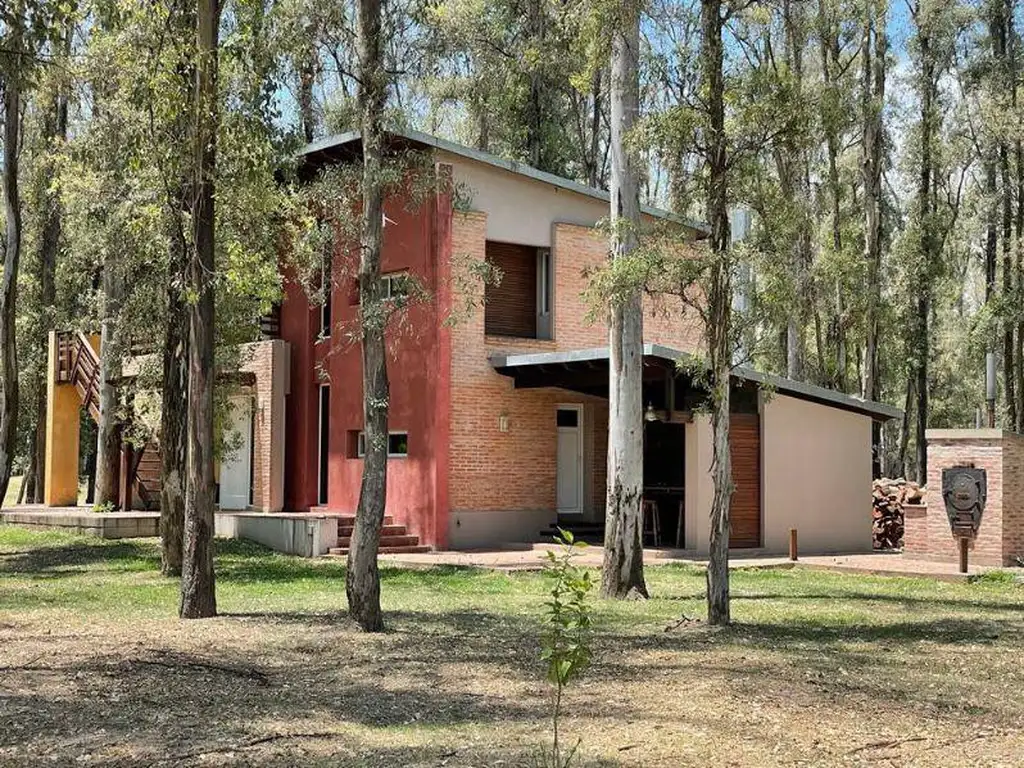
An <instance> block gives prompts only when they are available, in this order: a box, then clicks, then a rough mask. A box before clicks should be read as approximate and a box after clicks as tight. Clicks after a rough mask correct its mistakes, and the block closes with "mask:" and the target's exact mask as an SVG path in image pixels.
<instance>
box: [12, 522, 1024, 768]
mask: <svg viewBox="0 0 1024 768" xmlns="http://www.w3.org/2000/svg"><path fill="white" fill-rule="evenodd" d="M157 560H158V552H157V548H156V545H155V542H153V541H149V540H128V541H121V542H103V541H99V540H96V539H85V538H80V537H74V536H70V535H58V534H41V533H30V532H27V531H23V530H19V529H17V528H13V527H2V526H0V765H4V766H7V765H26V766H28V765H32V766H35V765H44V764H48V765H53V764H56V765H63V764H68V765H124V766H143V765H146V766H148V765H175V766H177V765H193V764H195V765H279V766H291V765H324V766H328V765H329V766H477V767H478V768H479V767H480V766H532V765H536V764H537V762H536V758H537V749H538V746H539V745H540V744H541V743H542V742H543V741H544V740H545V739H547V738H548V736H549V726H548V722H547V719H546V718H547V713H548V699H547V688H546V686H545V684H544V682H543V679H542V674H543V672H542V667H541V664H540V662H539V661H538V659H537V655H538V649H539V641H538V635H539V633H540V631H541V626H540V617H541V611H542V603H543V600H544V598H545V586H546V582H545V579H544V578H543V577H542V576H540V575H538V574H517V575H504V574H496V573H489V572H482V571H473V570H457V569H435V570H431V571H401V570H385V571H384V585H383V590H384V592H383V594H384V605H385V608H386V610H387V612H388V621H389V627H390V631H389V632H388V633H386V634H382V635H373V636H370V635H364V634H361V633H359V632H358V631H356V630H355V629H354V628H353V626H352V625H351V624H349V623H348V622H347V621H346V618H345V612H344V607H345V593H344V568H343V567H342V563H339V562H336V561H329V560H318V561H309V560H301V559H297V558H291V557H286V556H282V555H276V554H272V553H269V552H267V551H265V550H263V549H261V548H259V547H257V546H255V545H249V544H245V543H243V542H237V541H219V542H218V558H217V571H218V590H217V597H218V604H219V608H220V610H221V613H222V615H221V616H220V617H219V618H216V619H212V620H207V621H198V622H180V621H178V620H177V619H176V618H175V613H176V606H177V585H176V583H175V582H173V581H171V580H167V579H163V578H161V577H160V576H159V575H158V574H157V573H156V572H155V569H156V565H157ZM1001 576H1002V575H1001V574H996V575H994V576H990V577H988V578H986V579H984V580H981V581H976V582H974V583H971V584H949V583H942V582H934V581H930V580H923V579H896V578H882V577H871V576H855V575H848V574H831V573H823V572H820V571H803V570H791V571H748V572H740V573H737V574H735V575H734V577H733V585H732V586H733V612H734V617H735V619H736V624H735V626H733V627H730V628H728V629H724V630H713V629H710V628H708V627H705V626H704V625H703V624H702V623H701V622H699V621H684V622H682V623H680V621H679V620H680V619H681V618H682V617H684V616H688V617H691V618H692V617H698V616H702V615H703V597H702V591H703V574H702V573H701V572H700V571H698V570H695V569H689V568H680V567H674V566H661V567H657V568H650V569H648V578H649V584H650V587H651V590H652V592H653V594H654V598H653V599H652V600H650V601H648V602H645V603H617V604H609V603H599V602H597V601H596V600H595V611H596V614H595V621H596V636H595V638H594V646H595V649H596V656H595V659H594V664H593V666H592V667H591V669H590V670H589V671H588V672H587V673H586V675H585V676H584V677H583V678H582V679H581V680H580V681H579V682H578V683H577V684H576V685H575V686H574V687H572V688H571V689H570V691H569V693H568V696H567V700H566V707H567V715H566V718H565V721H564V723H563V733H564V734H566V738H569V739H573V740H574V739H576V738H577V737H578V738H581V739H582V745H581V748H580V754H581V755H582V758H583V759H582V761H581V763H580V764H581V765H593V766H634V765H635V766H683V765H693V766H726V765H730V766H766V765H882V766H886V765H907V766H909V765H914V766H918V765H949V766H966V765H972V766H982V765H984V766H996V765H1005V766H1011V765H1021V764H1022V762H1024V731H1022V727H1024V585H1021V584H1018V583H1014V582H1012V581H1011V580H1009V579H1005V578H1001Z"/></svg>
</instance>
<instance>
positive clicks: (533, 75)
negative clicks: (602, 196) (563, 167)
mask: <svg viewBox="0 0 1024 768" xmlns="http://www.w3.org/2000/svg"><path fill="white" fill-rule="evenodd" d="M543 12H544V11H543V8H542V6H541V1H540V0H528V7H527V17H526V22H527V24H528V26H529V32H528V34H529V39H530V44H531V45H533V46H535V47H536V48H537V49H538V50H541V49H542V46H543V44H544V16H543ZM539 66H540V65H539V63H538V62H536V61H534V62H532V63H531V64H530V91H529V97H528V98H529V101H528V102H527V107H526V156H527V158H528V162H529V164H530V165H532V166H533V167H534V168H541V164H542V162H543V160H544V157H543V155H544V136H543V130H544V128H543V126H544V117H543V105H542V104H541V98H542V95H543V87H542V85H541V72H540V70H539V69H538V67H539ZM542 170H548V169H547V168H543V169H542Z"/></svg>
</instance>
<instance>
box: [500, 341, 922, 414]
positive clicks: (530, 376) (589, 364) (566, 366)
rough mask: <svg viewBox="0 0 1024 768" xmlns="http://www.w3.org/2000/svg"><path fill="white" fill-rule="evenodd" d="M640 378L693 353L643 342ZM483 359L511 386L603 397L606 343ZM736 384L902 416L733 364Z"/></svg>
mask: <svg viewBox="0 0 1024 768" xmlns="http://www.w3.org/2000/svg"><path fill="white" fill-rule="evenodd" d="M643 355H644V378H645V380H650V379H655V378H659V377H664V376H665V375H666V374H667V373H668V372H675V375H676V377H679V376H686V377H688V378H691V379H692V373H690V372H692V371H693V370H695V366H698V365H700V362H699V361H698V359H697V358H696V357H694V356H693V355H691V354H689V353H687V352H680V351H679V350H676V349H672V348H671V347H666V346H663V345H661V344H644V352H643ZM488 361H489V362H490V364H491V367H492V368H494V370H495V371H497V372H498V373H500V374H502V375H503V376H508V377H510V378H511V379H512V380H513V381H514V383H515V386H516V388H521V389H530V388H538V387H556V388H559V389H568V390H572V391H574V392H580V393H583V394H590V395H597V396H603V397H607V394H608V348H607V347H595V348H592V349H574V350H570V351H566V352H526V353H515V354H508V353H494V354H491V355H489V356H488ZM732 377H733V381H734V382H735V383H736V384H739V385H741V386H742V385H743V384H747V385H753V386H754V387H757V388H758V389H764V390H769V391H772V392H778V393H780V394H783V395H787V396H789V397H794V398H797V399H799V400H807V401H809V402H813V403H818V404H820V405H826V406H829V407H831V408H839V409H840V410H845V411H852V412H853V413H859V414H861V415H864V416H870V417H871V418H872V419H874V420H875V421H881V422H884V421H889V420H890V419H898V418H901V417H902V416H903V412H902V411H901V410H900V409H899V408H894V407H893V406H891V405H886V404H885V403H878V402H875V401H873V400H864V399H862V398H859V397H856V396H855V395H848V394H845V393H843V392H837V391H835V390H832V389H825V388H824V387H819V386H816V385H814V384H808V383H806V382H802V381H794V380H793V379H787V378H785V377H782V376H774V375H772V374H768V373H762V372H760V371H756V370H754V369H753V368H747V367H744V366H738V367H736V368H734V369H733V372H732Z"/></svg>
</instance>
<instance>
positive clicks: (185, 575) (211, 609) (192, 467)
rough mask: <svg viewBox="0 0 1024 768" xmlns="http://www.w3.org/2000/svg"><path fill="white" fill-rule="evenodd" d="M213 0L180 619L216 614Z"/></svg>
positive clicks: (199, 151)
mask: <svg viewBox="0 0 1024 768" xmlns="http://www.w3.org/2000/svg"><path fill="white" fill-rule="evenodd" d="M219 25H220V3H219V0H198V9H197V14H196V69H195V79H196V86H195V101H194V105H195V110H196V124H195V133H194V136H193V141H194V148H193V149H194V155H193V162H194V163H195V166H194V167H195V182H194V183H195V187H194V190H195V211H194V214H193V217H192V218H193V231H194V234H193V237H194V243H193V248H192V252H191V258H190V259H189V262H190V263H189V283H190V287H191V289H192V291H193V292H194V295H195V296H196V299H195V301H194V302H193V303H192V304H191V305H190V306H189V311H188V326H189V349H188V461H187V467H188V476H187V478H186V481H185V483H186V485H185V534H184V549H183V557H182V564H181V606H180V609H179V612H178V613H179V615H180V616H181V618H183V619H199V618H204V617H207V616H216V615H217V597H216V586H215V582H214V572H213V493H214V482H215V480H214V476H213V385H214V376H215V374H214V368H213V364H214V361H213V346H214V331H215V325H214V322H215V317H214V281H213V276H214V274H215V269H216V263H215V259H214V250H215V249H214V243H215V236H216V232H215V221H216V220H215V218H214V173H215V171H216V161H217V156H216V142H217V47H218V39H219V34H218V33H219Z"/></svg>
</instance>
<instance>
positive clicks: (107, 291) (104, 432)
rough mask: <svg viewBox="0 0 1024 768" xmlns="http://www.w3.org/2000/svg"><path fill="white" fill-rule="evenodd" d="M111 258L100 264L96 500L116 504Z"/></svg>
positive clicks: (116, 285)
mask: <svg viewBox="0 0 1024 768" xmlns="http://www.w3.org/2000/svg"><path fill="white" fill-rule="evenodd" d="M117 269H118V266H117V265H116V264H115V263H114V262H113V257H111V261H109V262H108V263H106V264H104V265H103V319H102V320H101V321H100V383H99V391H100V416H99V429H98V435H97V443H96V504H98V505H100V506H104V505H107V504H112V505H114V506H115V507H116V506H118V505H119V504H120V503H121V502H122V501H124V503H125V504H128V500H122V499H120V498H118V485H119V484H118V475H119V470H120V467H121V425H120V423H119V420H118V414H117V411H118V379H119V378H120V376H121V349H120V341H119V338H118V327H117V326H118V313H119V312H120V302H121V293H122V290H121V277H120V275H119V274H118V273H117Z"/></svg>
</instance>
